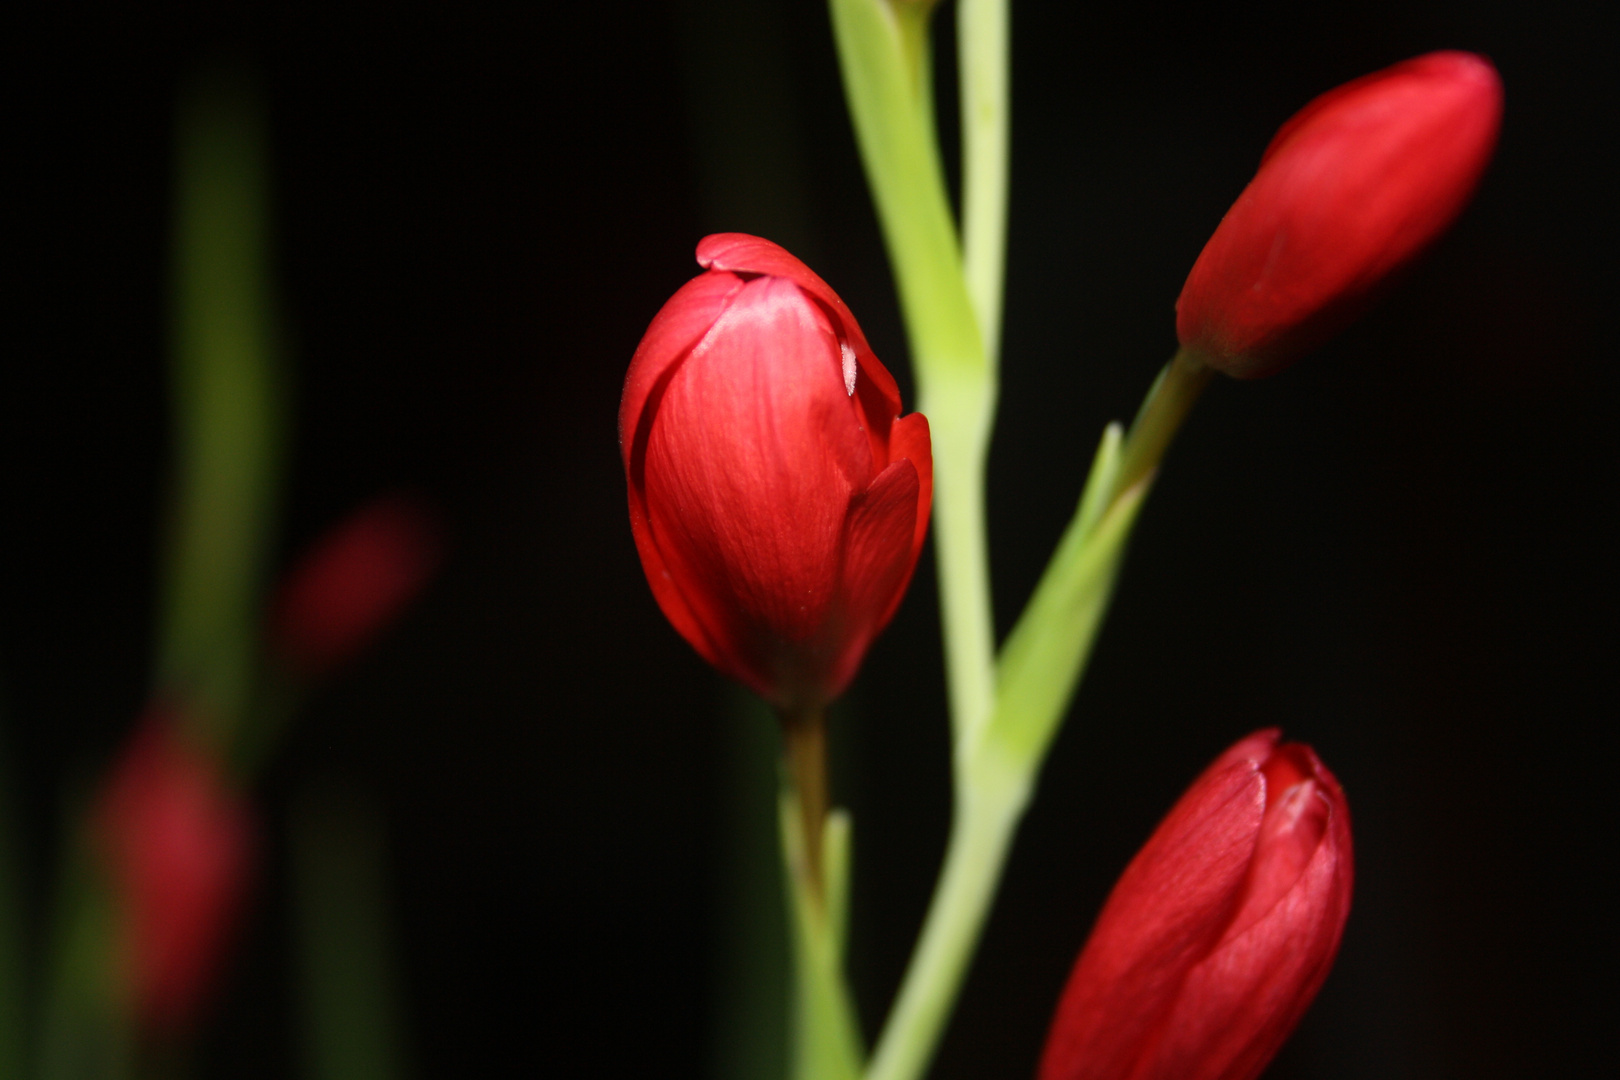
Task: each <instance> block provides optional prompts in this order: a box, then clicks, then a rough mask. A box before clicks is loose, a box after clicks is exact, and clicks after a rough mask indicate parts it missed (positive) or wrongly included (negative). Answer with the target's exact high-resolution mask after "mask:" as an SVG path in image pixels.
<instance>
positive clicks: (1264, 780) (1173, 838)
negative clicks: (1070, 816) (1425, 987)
mask: <svg viewBox="0 0 1620 1080" xmlns="http://www.w3.org/2000/svg"><path fill="white" fill-rule="evenodd" d="M1278 739H1279V734H1278V732H1277V731H1276V730H1275V729H1273V730H1270V731H1261V732H1257V733H1256V734H1254V735H1251V736H1249V737H1248V738H1247V739H1244V740H1243V741H1242V742H1240V743H1238V744H1237V745H1236V746H1234V747H1232V748H1231V749H1230V750H1228V751H1227V752H1226V753H1224V754H1222V755H1221V756H1220V757H1219V758H1218V759H1216V761H1215V763H1214V764H1213V765H1211V766H1210V767H1209V768H1208V769H1207V770H1206V771H1205V772H1204V774H1203V775H1202V776H1200V777H1199V778H1198V779H1197V780H1195V781H1193V785H1192V787H1190V788H1188V789H1187V793H1186V794H1185V795H1183V796H1182V797H1181V801H1180V802H1178V803H1176V805H1175V807H1174V808H1173V809H1172V810H1171V811H1170V814H1169V816H1168V817H1166V818H1165V819H1164V821H1163V822H1161V823H1160V825H1159V827H1158V829H1157V830H1156V831H1155V832H1154V834H1153V836H1152V837H1151V838H1149V840H1148V842H1147V845H1146V846H1145V847H1143V848H1142V850H1141V851H1140V852H1138V853H1137V856H1136V858H1135V859H1133V860H1131V864H1130V865H1129V866H1128V867H1126V868H1125V873H1124V874H1123V875H1121V877H1120V879H1119V883H1118V884H1117V885H1115V886H1114V891H1113V893H1112V895H1110V896H1109V898H1108V903H1107V904H1106V905H1104V907H1103V910H1102V914H1101V915H1099V916H1098V917H1097V925H1096V926H1095V927H1094V928H1093V929H1092V931H1091V938H1090V939H1089V940H1088V941H1087V942H1086V946H1085V948H1084V949H1083V950H1081V953H1080V958H1079V960H1078V961H1077V962H1076V963H1075V967H1074V972H1073V974H1071V975H1070V976H1069V985H1068V987H1067V988H1066V989H1065V990H1064V992H1063V998H1062V1000H1061V1001H1060V1002H1059V1004H1058V1010H1057V1016H1056V1017H1055V1018H1054V1020H1053V1022H1052V1032H1051V1035H1050V1036H1049V1037H1048V1039H1047V1044H1046V1053H1045V1055H1044V1057H1043V1058H1042V1060H1041V1070H1040V1076H1041V1080H1247V1078H1252V1077H1255V1076H1258V1075H1259V1074H1260V1071H1261V1070H1262V1069H1264V1068H1265V1066H1266V1064H1267V1063H1268V1062H1269V1061H1270V1060H1271V1059H1272V1057H1273V1056H1274V1055H1275V1054H1276V1053H1277V1050H1278V1048H1280V1047H1281V1046H1282V1043H1283V1040H1284V1039H1286V1038H1287V1037H1288V1034H1289V1032H1291V1031H1292V1030H1293V1029H1294V1025H1295V1024H1297V1023H1298V1022H1299V1018H1300V1017H1301V1016H1302V1015H1303V1014H1304V1012H1305V1008H1306V1006H1308V1005H1309V1004H1310V1002H1311V999H1312V998H1313V997H1315V996H1316V991H1317V990H1318V989H1319V988H1320V987H1321V985H1322V980H1323V979H1325V978H1326V977H1327V973H1328V968H1329V967H1330V966H1332V963H1333V957H1334V954H1335V953H1337V952H1338V948H1339V938H1340V935H1341V934H1342V933H1343V931H1344V920H1345V916H1346V915H1348V914H1349V911H1350V878H1351V858H1350V813H1349V810H1348V808H1347V807H1346V805H1345V801H1344V792H1343V790H1341V789H1340V787H1339V782H1338V781H1337V780H1335V779H1334V778H1333V774H1332V773H1330V772H1328V770H1327V769H1326V767H1324V766H1323V765H1322V763H1321V762H1320V761H1318V760H1317V757H1316V755H1315V754H1314V753H1313V752H1312V751H1311V748H1310V747H1308V746H1304V745H1302V744H1300V743H1284V744H1281V745H1279V744H1278Z"/></svg>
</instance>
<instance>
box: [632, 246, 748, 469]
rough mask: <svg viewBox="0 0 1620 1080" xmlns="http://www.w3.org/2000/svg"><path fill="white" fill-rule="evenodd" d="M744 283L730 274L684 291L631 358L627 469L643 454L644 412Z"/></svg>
mask: <svg viewBox="0 0 1620 1080" xmlns="http://www.w3.org/2000/svg"><path fill="white" fill-rule="evenodd" d="M742 285H743V283H742V281H741V279H739V278H736V277H733V276H731V275H729V274H700V275H699V276H697V277H695V278H693V279H692V280H691V281H688V282H687V283H686V284H685V285H682V286H681V287H680V289H679V290H677V291H676V293H675V295H674V296H672V297H670V298H669V300H668V301H667V302H666V303H665V304H664V306H663V307H662V308H659V309H658V314H657V315H654V316H653V321H652V325H650V326H648V327H647V333H646V334H645V335H644V336H643V337H642V339H641V344H640V345H637V346H636V354H635V355H634V356H633V357H631V358H630V370H629V371H628V372H626V374H625V377H624V396H623V397H622V398H620V399H619V452H620V454H621V455H623V457H624V463H625V468H626V469H629V468H631V467H632V464H633V459H634V456H635V454H636V452H637V445H638V435H639V436H641V437H644V436H645V434H646V433H645V432H638V428H640V426H641V416H642V412H643V411H644V410H645V408H646V406H647V402H648V400H649V398H652V397H654V395H655V392H656V391H657V390H658V389H659V386H660V384H661V383H662V382H663V381H664V380H665V379H666V378H667V377H668V375H669V374H670V370H671V368H673V367H674V366H675V365H676V364H678V363H680V362H681V361H682V360H684V359H686V356H687V354H688V353H689V352H690V351H691V349H692V346H694V345H696V344H697V343H698V342H699V341H700V340H702V338H703V335H704V334H707V333H708V332H709V328H710V327H711V326H713V325H714V321H715V320H716V319H718V318H719V317H720V315H721V313H722V312H724V311H725V310H726V308H727V307H728V306H730V304H731V299H732V297H733V295H735V293H736V292H737V290H739V289H741V288H742Z"/></svg>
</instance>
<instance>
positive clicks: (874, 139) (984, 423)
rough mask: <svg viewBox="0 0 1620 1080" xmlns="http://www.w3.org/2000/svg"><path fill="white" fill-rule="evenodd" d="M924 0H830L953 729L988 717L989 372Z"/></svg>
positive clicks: (967, 732)
mask: <svg viewBox="0 0 1620 1080" xmlns="http://www.w3.org/2000/svg"><path fill="white" fill-rule="evenodd" d="M932 8H933V4H931V3H927V2H922V3H892V2H890V0H831V11H832V20H833V32H834V36H835V37H836V39H837V45H838V57H839V63H840V67H841V69H842V72H843V77H844V91H845V95H846V97H847V99H848V102H849V111H850V118H851V120H852V121H853V123H854V127H855V135H856V140H857V142H858V143H859V145H860V150H861V160H862V161H863V163H864V164H865V166H866V178H867V182H868V185H869V186H870V187H871V190H872V198H873V201H874V202H875V203H876V204H877V211H878V221H879V224H880V225H881V227H882V230H883V238H884V242H885V245H886V247H887V249H888V253H889V261H890V263H891V265H892V266H893V268H894V275H895V283H896V286H897V288H898V291H899V294H900V309H901V314H902V315H903V316H904V318H905V323H906V334H907V338H908V340H909V342H910V344H911V359H912V366H913V368H914V370H915V372H916V376H917V387H918V395H917V396H918V408H919V410H920V411H921V412H923V413H924V414H925V415H926V416H927V417H928V423H929V428H930V431H931V433H932V439H933V447H934V538H935V544H936V552H937V556H938V560H939V587H940V603H941V614H942V621H943V624H944V636H945V660H946V671H947V673H948V679H949V689H950V698H951V717H952V724H953V728H954V730H955V732H956V736H957V738H958V740H959V741H960V740H961V739H963V738H964V737H969V736H971V735H972V733H974V732H977V731H978V730H979V729H981V728H982V727H983V725H984V723H985V722H986V720H987V719H988V718H989V715H990V710H991V706H992V705H993V703H994V698H995V659H994V657H995V636H994V627H993V624H992V621H991V608H990V577H989V571H988V566H987V563H986V558H985V551H986V549H987V543H986V540H985V522H984V463H985V458H986V454H987V451H988V447H989V442H990V428H991V421H992V418H993V416H994V414H995V401H996V372H995V365H994V363H993V361H992V357H991V355H990V354H989V353H988V352H987V351H986V349H985V345H984V339H983V337H982V336H981V329H980V326H979V322H978V319H977V317H976V316H975V305H974V302H973V299H972V297H971V296H970V295H969V291H968V286H967V282H966V279H965V278H964V276H963V263H962V252H961V248H960V246H959V245H958V241H957V235H956V228H955V226H954V225H953V223H952V221H951V209H950V199H949V197H948V195H947V193H946V190H945V180H944V175H945V174H944V169H943V167H942V164H941V162H940V157H939V147H938V141H937V138H936V136H935V131H934V123H933V118H934V112H933V97H932V92H933V87H932V85H931V80H930V71H931V67H930V60H929V47H928V20H929V16H930V14H931V12H932ZM981 202H982V200H981Z"/></svg>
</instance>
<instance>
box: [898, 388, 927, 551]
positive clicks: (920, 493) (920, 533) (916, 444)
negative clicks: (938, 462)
mask: <svg viewBox="0 0 1620 1080" xmlns="http://www.w3.org/2000/svg"><path fill="white" fill-rule="evenodd" d="M889 460H890V461H909V462H911V464H912V466H913V467H914V468H916V470H917V525H916V531H915V533H914V535H913V536H912V541H911V558H912V560H913V561H915V560H916V558H917V554H918V553H919V552H921V551H922V546H923V541H924V540H926V539H927V538H928V516H929V514H930V513H931V512H932V510H933V506H934V444H933V441H932V440H931V439H930V438H929V435H928V417H926V416H924V415H923V414H922V413H912V414H911V415H910V416H905V417H901V418H900V419H899V420H896V421H895V422H894V426H893V427H891V428H890V429H889Z"/></svg>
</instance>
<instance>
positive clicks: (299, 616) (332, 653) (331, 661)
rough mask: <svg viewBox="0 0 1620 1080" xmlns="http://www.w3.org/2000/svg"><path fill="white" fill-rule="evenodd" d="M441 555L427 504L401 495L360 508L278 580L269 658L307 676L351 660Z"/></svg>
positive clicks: (424, 580)
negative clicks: (279, 586) (424, 505)
mask: <svg viewBox="0 0 1620 1080" xmlns="http://www.w3.org/2000/svg"><path fill="white" fill-rule="evenodd" d="M439 554H440V552H439V536H438V529H437V528H436V522H435V521H434V518H433V515H432V514H430V513H429V512H428V510H427V509H426V508H425V507H423V506H421V505H420V504H418V503H416V502H413V501H411V500H410V499H406V498H403V497H400V496H390V497H385V498H380V499H376V500H374V501H372V502H370V503H368V504H367V505H365V506H363V507H361V508H360V509H359V510H358V511H356V512H355V513H354V514H352V515H350V516H349V517H348V518H347V519H345V520H344V521H343V522H341V523H340V524H339V525H338V526H337V527H336V528H334V529H332V530H331V531H330V532H328V533H326V534H325V535H324V536H322V537H321V538H320V539H318V540H317V541H316V542H315V543H314V545H313V546H311V547H310V549H309V550H308V551H306V552H305V553H304V555H303V557H302V558H300V559H299V560H298V562H297V564H296V565H294V567H293V569H292V571H291V572H290V573H289V574H288V575H287V577H286V579H285V580H284V581H283V582H282V585H281V589H280V591H279V592H278V594H277V596H276V599H275V603H274V604H273V605H272V607H271V619H270V648H271V652H272V654H273V655H275V656H276V657H277V658H278V659H279V660H280V661H281V662H282V663H283V664H285V665H286V666H287V667H288V668H290V669H291V670H292V671H294V672H296V673H297V674H299V675H304V676H311V675H319V674H323V673H325V672H327V671H329V670H330V669H332V668H334V667H337V666H338V665H340V664H342V663H343V662H345V661H347V660H349V659H351V658H352V657H353V656H354V655H355V654H356V653H358V652H359V651H360V650H361V649H363V648H365V646H366V645H367V644H368V643H369V642H370V641H371V639H372V638H373V637H375V636H376V635H377V634H378V633H379V632H380V631H381V630H382V629H383V627H385V626H387V625H388V623H389V622H391V621H392V620H393V619H394V618H395V617H396V616H397V615H398V614H399V613H400V611H401V610H402V609H403V608H404V607H405V605H406V604H408V603H409V602H410V601H411V599H412V598H413V597H414V596H415V595H416V594H417V593H418V592H420V591H421V589H422V587H423V586H424V585H426V584H427V581H428V578H430V577H432V576H433V572H434V571H435V570H436V569H437V568H438V565H439Z"/></svg>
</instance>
